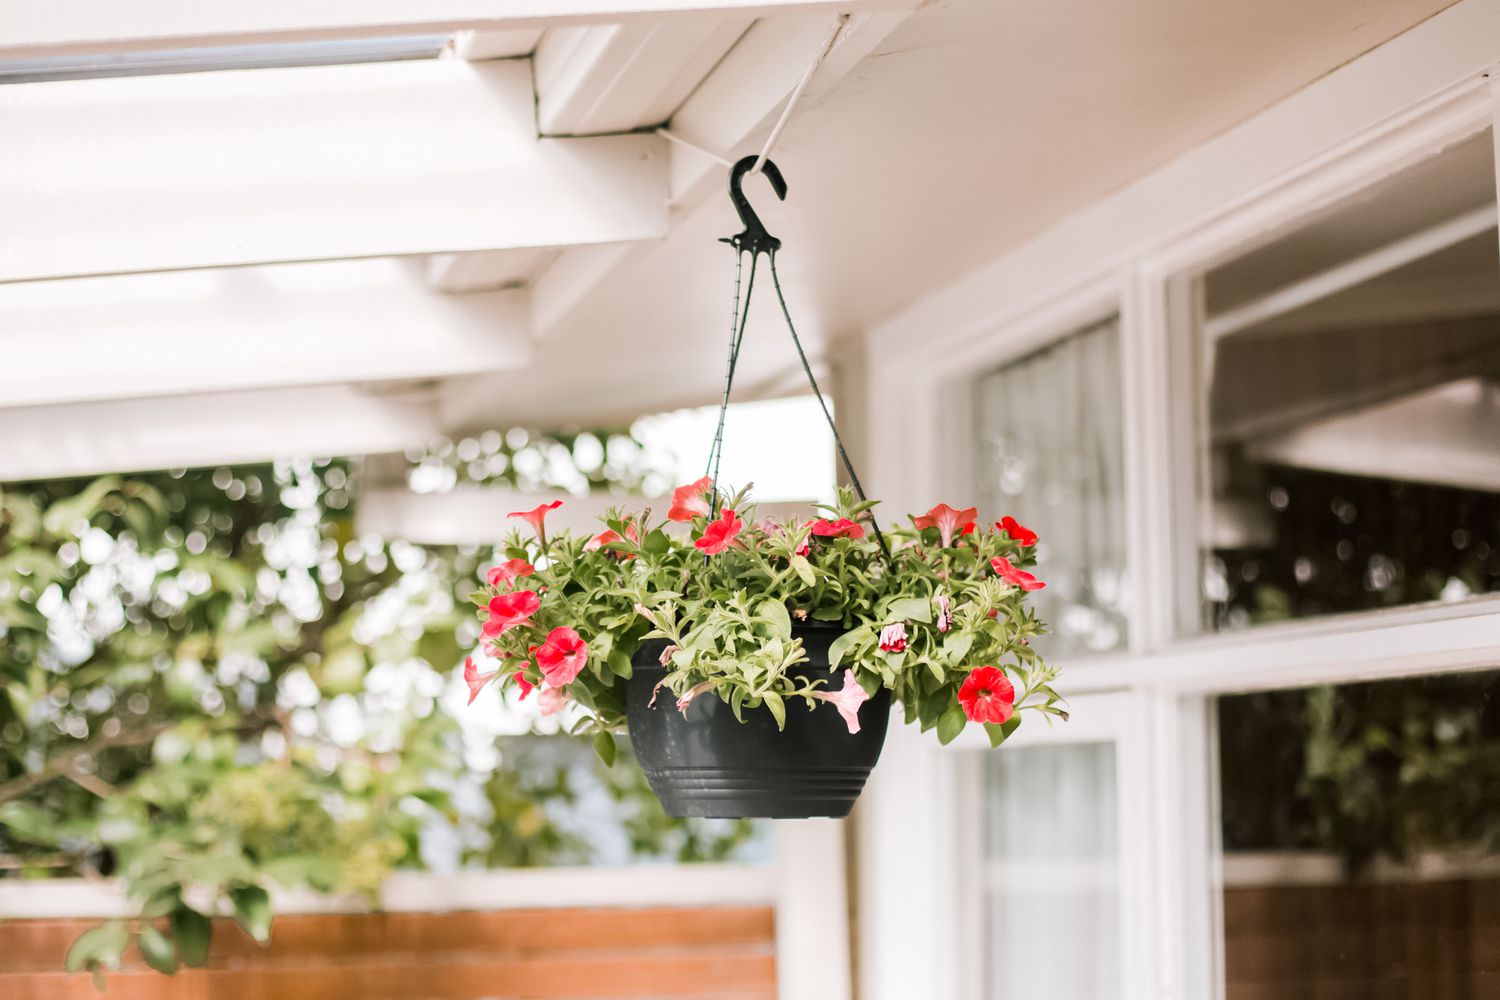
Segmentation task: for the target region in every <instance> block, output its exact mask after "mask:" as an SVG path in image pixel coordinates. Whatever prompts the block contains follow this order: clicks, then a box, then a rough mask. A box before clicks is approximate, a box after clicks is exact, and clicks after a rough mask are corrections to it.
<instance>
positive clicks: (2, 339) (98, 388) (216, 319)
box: [0, 259, 531, 407]
mask: <svg viewBox="0 0 1500 1000" xmlns="http://www.w3.org/2000/svg"><path fill="white" fill-rule="evenodd" d="M527 330H528V322H527V301H526V294H525V293H524V292H519V291H509V292H487V293H480V294H475V295H438V294H434V293H433V292H431V291H429V290H428V288H427V286H426V283H425V282H424V281H423V279H422V275H421V274H420V272H419V270H418V268H416V267H415V266H414V262H410V261H401V260H391V259H383V260H381V259H377V260H359V261H331V262H321V263H314V264H276V265H268V266H264V267H246V268H230V269H225V270H202V271H174V272H163V273H159V274H132V275H114V276H110V277H103V278H77V279H72V280H68V281H35V282H17V283H13V284H8V285H0V353H3V356H4V357H5V358H6V359H7V363H6V364H4V365H0V407H5V406H17V405H36V404H41V403H54V402H68V401H78V400H88V399H119V398H127V397H140V396H158V395H161V396H168V395H179V394H183V393H201V392H208V391H216V390H229V389H244V388H253V387H271V386H284V385H297V384H313V383H335V382H368V381H389V380H392V379H414V378H434V377H441V376H446V375H455V374H463V373H472V372H483V371H492V370H495V369H500V368H519V367H523V366H525V365H526V363H527V362H528V361H529V360H530V357H531V346H530V340H529V337H528V334H527ZM80 359H87V363H82V364H81V363H80Z"/></svg>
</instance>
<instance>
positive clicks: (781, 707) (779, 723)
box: [765, 691, 786, 729]
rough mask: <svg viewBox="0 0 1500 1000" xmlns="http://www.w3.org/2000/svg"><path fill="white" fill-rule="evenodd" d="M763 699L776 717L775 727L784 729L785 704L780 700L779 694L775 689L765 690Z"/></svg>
mask: <svg viewBox="0 0 1500 1000" xmlns="http://www.w3.org/2000/svg"><path fill="white" fill-rule="evenodd" d="M765 700H766V707H767V708H769V709H770V710H771V714H772V715H773V716H775V717H776V728H777V729H785V728H786V705H785V704H784V703H783V702H782V700H781V695H779V694H777V693H776V692H775V691H767V692H766V693H765Z"/></svg>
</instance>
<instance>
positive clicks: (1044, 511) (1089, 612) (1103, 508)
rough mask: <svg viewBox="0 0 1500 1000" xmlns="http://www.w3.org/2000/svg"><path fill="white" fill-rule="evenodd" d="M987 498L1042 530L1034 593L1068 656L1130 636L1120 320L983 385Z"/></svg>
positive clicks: (1046, 646)
mask: <svg viewBox="0 0 1500 1000" xmlns="http://www.w3.org/2000/svg"><path fill="white" fill-rule="evenodd" d="M977 397H978V422H979V437H980V455H979V463H978V471H979V504H980V510H981V512H982V513H983V514H984V515H985V517H986V519H987V520H991V519H993V520H998V519H999V518H1000V517H1001V515H1004V514H1010V515H1012V516H1013V517H1015V518H1016V519H1017V520H1019V521H1020V522H1021V523H1022V524H1025V525H1027V526H1028V527H1030V528H1032V529H1033V530H1034V531H1036V532H1037V533H1038V534H1040V535H1041V541H1040V542H1038V544H1037V569H1036V573H1037V575H1038V576H1040V577H1041V578H1042V579H1043V580H1045V581H1046V582H1047V588H1046V589H1045V590H1041V591H1038V592H1037V593H1035V594H1033V595H1032V599H1033V601H1034V603H1035V606H1036V609H1037V613H1038V614H1039V615H1040V616H1041V617H1042V618H1043V620H1045V621H1046V622H1047V623H1048V626H1049V627H1050V628H1051V630H1052V634H1051V635H1049V636H1046V637H1044V638H1043V639H1042V640H1041V641H1040V642H1039V643H1038V647H1039V648H1040V649H1041V651H1042V652H1043V654H1044V655H1051V656H1059V655H1072V654H1076V653H1087V652H1097V651H1103V650H1110V649H1118V648H1121V647H1123V646H1124V644H1125V629H1126V625H1125V619H1126V601H1127V588H1126V586H1125V544H1124V539H1125V508H1124V462H1123V458H1122V451H1123V448H1124V444H1123V431H1122V429H1121V424H1122V422H1123V418H1122V415H1121V405H1122V404H1121V386H1120V337H1119V324H1118V323H1117V322H1116V321H1115V320H1113V319H1112V320H1110V321H1109V322H1107V323H1102V324H1100V325H1098V326H1096V327H1092V328H1090V329H1088V330H1084V331H1082V332H1080V333H1077V334H1074V335H1073V336H1070V337H1067V338H1066V339H1064V340H1061V341H1059V342H1058V343H1056V344H1053V345H1052V346H1050V347H1048V348H1046V349H1045V350H1042V351H1038V352H1037V353H1036V354H1033V355H1031V356H1029V357H1026V358H1023V359H1021V360H1019V361H1016V362H1014V363H1013V364H1009V365H1006V366H1005V367H1004V368H1001V369H1000V370H999V371H996V372H993V373H991V374H989V375H986V376H984V377H983V378H982V379H980V381H979V385H978V392H977Z"/></svg>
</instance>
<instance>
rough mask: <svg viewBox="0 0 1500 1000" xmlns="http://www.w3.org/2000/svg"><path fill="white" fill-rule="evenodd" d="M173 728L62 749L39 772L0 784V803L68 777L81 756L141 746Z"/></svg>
mask: <svg viewBox="0 0 1500 1000" xmlns="http://www.w3.org/2000/svg"><path fill="white" fill-rule="evenodd" d="M174 725H176V723H173V722H158V723H155V724H154V725H150V726H147V727H146V728H145V729H136V730H132V731H130V732H124V733H117V734H116V735H114V736H100V737H99V738H98V739H93V740H89V741H88V742H87V743H84V744H81V745H79V746H75V747H72V748H70V749H68V750H64V751H63V752H62V753H59V754H58V755H57V756H55V757H52V758H51V759H50V760H48V761H47V762H46V764H44V765H43V766H42V769H41V770H40V771H35V772H33V773H31V774H23V775H21V776H20V777H19V778H12V779H11V780H9V781H7V782H5V783H4V784H3V785H0V802H9V801H10V800H11V799H15V798H19V797H21V796H22V795H25V794H26V793H27V792H29V791H31V790H32V789H33V788H39V787H40V786H42V785H45V784H47V783H48V782H50V781H55V780H57V779H58V778H62V777H68V776H70V773H71V772H73V771H74V765H75V764H76V763H77V762H78V760H79V758H81V757H84V756H87V755H88V754H93V753H98V752H99V751H100V750H109V749H113V748H116V747H136V746H144V745H145V744H147V743H150V742H151V741H152V740H154V739H156V738H157V737H158V736H160V735H161V734H162V733H164V732H166V731H167V730H168V729H170V728H172V726H174Z"/></svg>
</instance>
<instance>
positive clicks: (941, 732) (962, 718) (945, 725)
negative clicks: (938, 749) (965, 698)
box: [937, 701, 969, 746]
mask: <svg viewBox="0 0 1500 1000" xmlns="http://www.w3.org/2000/svg"><path fill="white" fill-rule="evenodd" d="M968 721H969V719H968V717H967V716H966V715H964V710H963V706H962V705H960V704H959V703H958V702H956V701H955V702H954V703H953V704H951V705H949V706H948V707H947V708H946V709H944V710H943V714H942V715H941V716H939V717H938V724H937V733H938V742H939V743H941V744H943V745H944V746H947V745H948V744H949V743H952V742H953V741H954V740H956V739H958V734H959V733H961V732H963V731H964V724H965V723H966V722H968Z"/></svg>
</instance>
